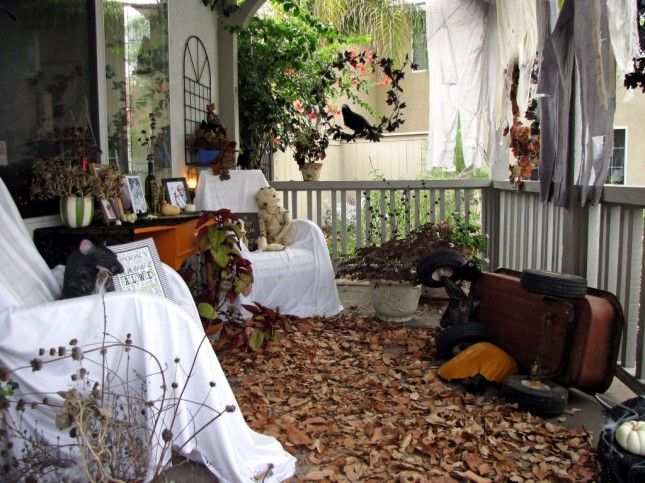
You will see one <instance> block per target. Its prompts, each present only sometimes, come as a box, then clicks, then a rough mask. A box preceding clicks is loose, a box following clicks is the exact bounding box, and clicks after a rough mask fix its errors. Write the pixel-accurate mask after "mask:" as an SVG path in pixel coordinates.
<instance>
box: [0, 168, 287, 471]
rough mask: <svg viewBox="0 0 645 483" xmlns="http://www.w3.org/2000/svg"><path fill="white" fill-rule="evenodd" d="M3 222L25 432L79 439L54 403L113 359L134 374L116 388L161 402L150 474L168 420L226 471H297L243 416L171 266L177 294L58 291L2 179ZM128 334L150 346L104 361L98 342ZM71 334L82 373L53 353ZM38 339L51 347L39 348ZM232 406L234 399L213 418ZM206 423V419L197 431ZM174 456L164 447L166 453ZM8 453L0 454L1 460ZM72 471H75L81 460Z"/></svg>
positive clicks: (7, 313)
mask: <svg viewBox="0 0 645 483" xmlns="http://www.w3.org/2000/svg"><path fill="white" fill-rule="evenodd" d="M0 223H2V226H3V229H2V230H0V268H1V271H0V327H1V328H0V366H2V367H3V368H8V369H10V370H13V369H15V368H21V367H22V368H23V369H21V370H16V371H12V372H11V373H10V377H11V379H12V380H13V381H15V382H17V383H18V384H19V389H18V390H17V391H16V394H15V396H14V397H15V398H16V399H18V398H24V399H25V401H26V402H27V406H26V407H27V409H26V410H25V411H24V412H22V413H19V412H17V410H16V405H15V404H13V405H11V407H10V409H9V410H8V411H7V413H6V416H8V417H9V420H13V421H19V422H20V427H21V429H24V430H26V431H27V432H28V433H27V434H30V435H31V434H33V435H36V434H38V435H39V437H42V438H44V439H45V440H46V441H49V442H51V443H54V444H55V443H57V442H59V443H61V444H69V443H73V442H74V440H72V439H71V438H70V436H69V435H68V430H65V431H61V430H59V429H57V428H56V426H55V411H56V408H57V407H60V405H61V404H62V403H63V399H62V397H61V395H60V394H58V392H59V391H67V390H69V389H72V388H77V389H79V390H83V389H84V388H87V387H88V385H87V382H88V381H91V382H101V380H102V378H101V374H102V367H107V368H108V369H109V373H110V374H112V375H114V378H113V382H114V381H121V382H122V381H131V385H132V386H133V387H129V388H127V387H122V386H127V384H119V383H117V384H113V385H112V387H110V391H111V392H112V393H119V391H125V390H126V389H127V390H128V391H136V390H141V391H143V393H142V397H145V399H144V401H152V402H154V405H153V407H154V409H148V410H145V414H146V416H145V418H146V421H147V422H148V423H149V424H150V428H151V431H153V430H152V428H154V431H153V432H154V434H155V436H156V437H155V438H153V441H155V443H154V444H152V447H151V448H150V459H149V464H148V475H147V479H150V477H151V475H152V472H153V469H154V464H155V462H156V461H157V460H158V458H159V456H160V454H161V453H160V451H161V448H162V446H163V443H162V440H163V436H164V434H162V432H163V431H164V430H166V429H168V430H170V431H171V432H170V433H165V436H166V438H167V437H168V435H169V434H171V435H172V437H171V441H172V446H173V448H174V449H175V450H176V451H178V452H179V453H180V454H182V455H184V456H185V457H187V458H189V459H191V460H194V461H198V462H201V463H203V464H205V465H206V467H207V468H208V469H209V470H210V471H211V472H212V473H213V474H214V475H216V476H217V478H219V479H220V480H221V481H254V477H255V476H257V475H258V474H260V473H262V472H265V471H266V470H267V468H268V466H269V465H270V464H271V465H273V469H272V472H271V476H269V477H268V480H267V481H276V482H277V481H281V480H283V479H285V478H288V477H290V476H291V475H292V474H293V473H294V470H295V459H294V458H293V457H292V456H291V455H289V454H288V453H286V452H285V451H284V450H283V448H282V446H281V445H280V443H279V442H278V441H277V440H276V439H274V438H272V437H269V436H265V435H262V434H259V433H256V432H254V431H253V430H251V429H250V428H249V427H248V426H247V424H246V422H245V421H244V418H243V416H242V414H241V411H240V409H239V407H238V405H237V402H236V400H235V396H234V394H233V392H232V390H231V388H230V386H229V384H228V381H227V380H226V377H225V376H224V373H223V371H222V369H221V367H220V365H219V362H218V360H217V357H216V355H215V353H214V352H213V350H212V348H211V347H210V346H209V344H208V341H207V340H205V339H204V331H203V329H202V326H201V322H200V320H199V317H198V315H197V311H196V308H195V305H194V303H193V301H192V298H191V296H190V293H189V291H188V288H187V287H186V285H185V283H184V282H183V280H181V278H180V277H179V276H178V274H177V273H176V272H174V271H173V270H171V269H170V268H169V267H165V270H166V273H167V275H168V279H169V282H170V286H171V288H172V290H173V295H174V297H173V298H174V299H175V300H176V301H177V302H173V301H170V300H168V299H165V298H162V297H159V296H155V295H151V294H146V293H134V292H112V293H107V294H103V295H100V294H99V295H90V296H86V297H79V298H75V299H68V300H57V298H58V297H59V295H60V293H61V285H60V280H59V279H58V278H57V277H56V276H55V274H54V273H52V271H50V269H49V268H48V267H47V265H46V263H45V261H44V260H43V259H42V258H41V257H40V255H39V253H38V252H37V250H36V248H35V246H34V245H33V243H32V241H31V238H30V237H29V234H28V232H27V230H26V229H25V227H24V224H23V222H22V219H21V218H20V215H19V213H18V210H17V209H16V207H15V204H14V203H13V200H12V198H11V196H10V195H9V192H8V190H7V188H6V186H5V185H4V183H3V182H2V180H0ZM127 337H129V338H130V339H131V340H132V344H133V346H139V347H141V348H142V349H143V350H134V349H133V350H130V351H129V352H127V354H126V353H125V352H124V351H123V347H120V348H118V347H115V348H110V349H108V350H107V351H106V353H105V362H104V363H103V362H102V359H101V357H102V356H99V355H98V354H100V352H99V351H98V349H97V348H100V347H101V343H102V341H107V342H108V343H111V342H113V341H117V340H118V341H125V340H126V338H127ZM72 339H76V340H77V341H78V346H79V347H81V348H83V351H84V352H85V354H86V355H85V358H84V359H83V367H84V368H86V370H88V371H89V373H88V374H87V376H86V377H85V379H84V380H81V381H73V380H72V378H71V377H70V376H71V375H72V374H75V373H77V371H78V370H79V362H78V361H76V360H72V358H59V357H57V356H50V355H49V350H50V348H59V347H66V348H67V349H68V350H70V349H71V347H70V341H71V340H72ZM41 348H43V349H45V351H40V353H39V349H41ZM146 351H149V352H146ZM151 354H154V356H155V357H152V356H151ZM36 359H40V360H42V361H43V362H44V365H43V368H42V369H41V370H39V371H35V372H32V370H31V368H30V361H33V360H36ZM160 368H162V370H160ZM142 376H143V377H142ZM175 384H176V386H175ZM89 387H90V388H91V385H90V386H89ZM142 388H143V389H142ZM43 395H46V396H47V399H48V403H47V404H39V405H37V406H36V407H34V408H31V407H30V404H29V403H30V402H32V401H33V402H38V403H41V402H42V399H43ZM227 406H233V407H235V408H237V409H236V410H235V411H234V412H225V414H223V415H222V416H221V417H219V418H218V419H216V420H215V421H212V419H213V417H214V416H215V415H216V414H217V413H218V412H224V411H225V409H226V407H227ZM160 407H165V408H167V410H165V411H161V412H160V413H159V414H160V419H159V421H158V422H157V423H156V424H155V425H154V426H153V425H152V421H151V418H152V414H153V413H154V412H155V411H156V410H158V409H159V408H160ZM174 407H176V408H177V410H176V411H175V410H174V409H173V408H174ZM203 426H205V427H206V429H204V430H203V431H201V432H199V434H196V435H195V436H194V437H193V435H194V433H195V431H196V430H197V429H198V428H201V427H203ZM3 443H4V442H3ZM12 443H13V449H12V452H13V454H14V455H15V456H17V457H20V456H21V449H22V448H23V447H24V444H25V443H24V441H23V439H22V438H14V439H12ZM2 446H3V447H4V444H3V445H2ZM72 455H75V453H73V451H72ZM169 457H170V451H167V452H166V453H165V457H164V458H165V459H166V460H167V459H168V458H169ZM3 460H4V456H0V462H1V463H4V461H3ZM69 471H71V472H72V474H73V475H74V476H75V477H78V474H79V473H78V468H73V469H70V470H69ZM41 476H42V475H41ZM57 478H60V477H57ZM52 479H54V480H56V478H55V477H53V476H52ZM65 479H66V477H65V476H63V480H65ZM39 480H41V478H39ZM58 481H62V480H58Z"/></svg>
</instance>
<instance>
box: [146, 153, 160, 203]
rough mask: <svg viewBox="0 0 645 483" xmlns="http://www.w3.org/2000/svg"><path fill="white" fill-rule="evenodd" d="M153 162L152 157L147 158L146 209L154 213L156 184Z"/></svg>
mask: <svg viewBox="0 0 645 483" xmlns="http://www.w3.org/2000/svg"><path fill="white" fill-rule="evenodd" d="M154 169H155V163H154V160H153V159H150V158H148V176H146V181H145V187H146V203H147V204H148V211H149V212H150V213H155V211H156V207H155V205H156V204H157V193H158V184H157V178H155V174H154Z"/></svg>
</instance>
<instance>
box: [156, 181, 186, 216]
mask: <svg viewBox="0 0 645 483" xmlns="http://www.w3.org/2000/svg"><path fill="white" fill-rule="evenodd" d="M161 182H162V183H163V186H164V189H165V192H166V201H167V202H168V203H170V204H171V205H175V206H178V207H179V208H181V209H182V210H183V209H184V207H185V206H186V205H187V204H188V203H190V202H191V200H190V193H189V192H188V185H187V184H186V178H166V179H164V180H162V181H161Z"/></svg>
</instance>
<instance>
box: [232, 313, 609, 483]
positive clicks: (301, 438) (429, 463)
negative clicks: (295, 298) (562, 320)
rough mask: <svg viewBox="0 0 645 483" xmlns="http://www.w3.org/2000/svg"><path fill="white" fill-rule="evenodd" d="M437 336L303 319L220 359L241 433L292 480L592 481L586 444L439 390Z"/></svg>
mask: <svg viewBox="0 0 645 483" xmlns="http://www.w3.org/2000/svg"><path fill="white" fill-rule="evenodd" d="M434 334H435V332H434V331H433V330H428V329H415V328H406V327H399V326H396V327H394V326H388V325H384V324H382V323H381V322H378V321H377V320H375V319H371V318H369V317H363V316H348V315H342V316H339V317H337V318H334V319H303V320H299V321H296V322H294V323H293V325H292V327H291V331H290V332H289V333H288V334H285V336H284V337H283V338H282V341H281V342H280V343H279V344H273V345H271V346H269V347H268V348H265V349H264V350H260V351H258V352H257V353H253V354H250V353H248V352H230V353H224V354H220V355H219V357H220V361H221V363H222V365H223V367H224V370H225V372H226V373H227V374H228V376H229V379H230V381H231V383H232V384H233V387H234V389H235V392H236V396H237V399H238V402H239V404H240V406H241V409H242V411H243V414H244V415H245V417H246V418H247V421H248V423H249V424H250V426H251V427H252V428H254V429H256V430H257V431H260V432H263V433H266V434H270V435H273V436H275V437H277V438H278V439H279V440H280V441H281V442H282V444H283V445H284V447H285V448H286V449H287V451H289V452H291V453H292V454H294V455H296V456H297V458H298V473H297V480H298V481H346V480H349V481H379V482H380V481H432V482H442V481H474V482H484V481H524V482H529V481H534V482H537V481H593V480H595V478H596V474H597V464H596V458H595V452H594V449H593V446H592V444H591V435H590V434H589V433H587V432H586V431H585V430H583V429H580V428H574V429H566V428H564V427H562V426H560V425H557V424H553V423H550V422H543V421H542V420H541V419H539V418H537V417H535V416H531V415H530V414H528V413H525V412H522V411H518V410H517V409H516V408H515V407H514V406H512V405H510V404H507V403H505V402H504V401H503V400H501V399H496V398H490V397H476V396H472V395H469V394H464V393H461V392H459V391H457V390H455V389H453V388H450V387H448V386H446V385H445V384H444V383H443V382H441V380H439V379H438V377H437V376H436V370H435V369H436V368H435V367H434V366H433V364H432V362H431V361H430V359H431V357H428V356H432V355H433V346H432V340H433V335H434Z"/></svg>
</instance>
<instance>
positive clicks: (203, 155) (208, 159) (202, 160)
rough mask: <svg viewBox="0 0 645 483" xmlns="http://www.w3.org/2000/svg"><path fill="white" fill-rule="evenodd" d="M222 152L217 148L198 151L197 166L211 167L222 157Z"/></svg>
mask: <svg viewBox="0 0 645 483" xmlns="http://www.w3.org/2000/svg"><path fill="white" fill-rule="evenodd" d="M221 154H222V150H221V149H217V148H212V149H204V148H200V149H198V150H197V164H198V165H199V166H210V165H211V164H213V163H214V162H215V161H217V159H218V158H219V157H220V156H221Z"/></svg>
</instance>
